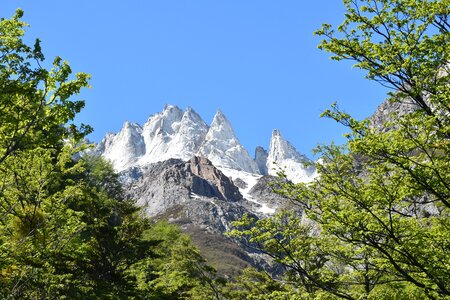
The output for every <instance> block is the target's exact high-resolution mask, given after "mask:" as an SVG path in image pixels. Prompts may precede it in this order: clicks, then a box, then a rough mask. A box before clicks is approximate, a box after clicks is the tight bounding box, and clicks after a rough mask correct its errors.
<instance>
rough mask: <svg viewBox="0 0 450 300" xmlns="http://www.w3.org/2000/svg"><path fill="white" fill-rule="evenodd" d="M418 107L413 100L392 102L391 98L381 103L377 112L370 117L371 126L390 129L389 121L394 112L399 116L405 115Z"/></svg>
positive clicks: (384, 129)
mask: <svg viewBox="0 0 450 300" xmlns="http://www.w3.org/2000/svg"><path fill="white" fill-rule="evenodd" d="M417 109H418V107H417V105H416V104H414V103H412V102H401V103H400V102H391V101H389V100H386V101H384V102H383V103H381V104H380V105H379V106H378V108H377V110H376V111H375V113H374V114H373V115H372V116H371V117H370V118H369V121H370V126H372V127H373V128H377V129H378V130H381V131H386V130H389V126H387V125H386V123H387V122H389V121H391V118H392V117H393V113H395V114H396V116H397V117H401V116H404V115H406V114H409V113H412V112H413V111H415V110H417Z"/></svg>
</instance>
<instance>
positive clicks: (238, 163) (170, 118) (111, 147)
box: [97, 105, 315, 182]
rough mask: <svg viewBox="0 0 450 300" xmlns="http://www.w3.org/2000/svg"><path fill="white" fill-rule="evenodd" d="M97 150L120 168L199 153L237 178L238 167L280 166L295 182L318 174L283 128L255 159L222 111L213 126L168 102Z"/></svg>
mask: <svg viewBox="0 0 450 300" xmlns="http://www.w3.org/2000/svg"><path fill="white" fill-rule="evenodd" d="M97 153H99V154H100V155H102V156H103V157H105V158H106V159H108V160H110V161H111V162H112V163H113V166H114V168H115V169H116V170H117V171H124V170H126V169H129V168H130V167H136V166H137V167H142V166H146V165H148V164H150V163H155V162H160V161H165V160H168V159H171V158H176V159H181V160H184V161H187V160H189V159H191V158H192V157H193V156H200V157H205V158H207V159H209V160H210V161H211V162H212V163H213V164H214V166H216V167H217V168H219V169H221V170H223V171H224V172H225V174H233V175H234V176H233V177H239V176H238V175H239V172H242V176H241V177H248V174H253V175H255V176H256V175H258V176H261V175H276V172H277V171H278V170H279V169H280V168H281V169H283V170H284V171H285V172H286V174H287V176H288V178H289V179H291V180H292V181H294V182H299V181H305V182H307V181H310V180H312V178H314V176H315V170H314V168H313V167H306V166H304V163H305V162H308V161H309V160H308V159H307V158H306V156H304V155H302V154H300V153H298V152H297V151H296V149H295V148H294V147H293V146H292V145H291V144H290V143H289V142H288V141H286V140H284V139H283V138H282V136H281V134H280V132H279V131H278V130H275V131H274V132H273V134H272V138H271V141H270V148H269V151H268V152H267V151H266V150H264V148H262V147H257V149H256V151H255V158H254V159H252V158H251V157H250V155H249V153H248V152H247V150H246V149H245V148H244V147H243V146H242V144H241V143H240V142H239V139H238V138H237V137H236V135H235V133H234V130H233V128H232V125H231V123H230V122H229V121H228V119H227V118H226V117H225V115H224V114H223V113H222V112H221V111H220V110H219V111H217V113H216V115H215V116H214V118H213V121H212V123H211V125H210V126H208V125H207V124H206V123H205V122H204V121H203V120H202V118H201V117H200V116H199V115H198V114H197V113H196V112H195V111H194V110H193V109H192V108H187V109H186V110H185V111H183V110H181V109H180V108H179V107H177V106H174V105H166V106H165V107H164V110H163V111H162V112H160V113H157V114H155V115H152V116H150V117H149V119H148V120H147V122H146V123H145V124H144V125H143V126H142V127H141V126H140V125H138V124H135V123H130V122H126V123H125V124H124V127H123V128H122V129H121V130H120V132H119V133H117V134H107V135H106V136H105V138H104V139H103V140H102V142H101V143H99V145H98V146H97ZM244 173H245V174H244ZM234 179H235V178H234Z"/></svg>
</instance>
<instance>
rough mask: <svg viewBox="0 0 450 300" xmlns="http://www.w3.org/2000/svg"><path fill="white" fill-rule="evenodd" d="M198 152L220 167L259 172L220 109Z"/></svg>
mask: <svg viewBox="0 0 450 300" xmlns="http://www.w3.org/2000/svg"><path fill="white" fill-rule="evenodd" d="M198 154H199V155H200V156H204V157H207V158H208V159H209V160H211V161H212V163H213V164H214V165H215V166H218V167H225V168H230V169H234V170H238V171H245V172H248V173H259V171H258V167H257V166H256V163H255V162H254V161H253V160H252V159H251V158H250V155H249V154H248V152H247V150H245V148H244V147H243V146H242V145H241V143H240V142H239V140H238V138H237V137H236V135H235V133H234V130H233V128H232V126H231V124H230V122H229V121H228V119H227V118H226V117H225V115H224V114H223V113H222V112H221V111H220V110H218V111H217V113H216V115H215V116H214V118H213V121H212V123H211V125H210V127H209V130H208V133H207V134H206V136H205V141H204V142H203V144H202V146H201V147H200V150H199V153H198Z"/></svg>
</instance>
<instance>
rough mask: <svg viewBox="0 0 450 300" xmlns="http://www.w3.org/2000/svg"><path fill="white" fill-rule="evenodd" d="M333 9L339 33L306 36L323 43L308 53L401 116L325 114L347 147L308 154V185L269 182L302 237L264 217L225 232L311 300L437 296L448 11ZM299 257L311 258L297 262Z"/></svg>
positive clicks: (444, 204)
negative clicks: (359, 76)
mask: <svg viewBox="0 0 450 300" xmlns="http://www.w3.org/2000/svg"><path fill="white" fill-rule="evenodd" d="M344 5H345V6H346V14H345V20H344V22H343V23H342V24H341V25H340V26H338V27H337V28H333V27H332V26H331V25H328V24H325V25H323V27H322V29H321V30H319V31H317V32H316V34H318V35H319V36H322V37H324V40H323V41H322V42H321V43H320V45H319V47H320V48H321V49H324V50H326V51H329V52H332V53H333V54H334V55H333V57H332V58H333V59H336V60H352V61H354V62H355V67H357V68H361V69H363V70H365V71H366V72H367V78H369V79H370V80H374V81H377V82H379V83H380V84H382V85H383V86H386V87H387V88H390V89H391V90H392V91H391V92H390V93H389V99H388V101H389V102H390V103H391V104H392V105H393V106H392V107H401V106H402V105H403V106H404V105H409V107H412V109H411V110H408V111H394V112H393V113H392V114H391V115H390V116H389V117H388V118H387V120H386V122H385V124H384V125H383V128H377V127H375V126H373V124H372V123H371V122H370V121H369V120H363V121H357V120H355V119H354V118H352V117H351V116H350V115H348V114H346V113H345V112H343V111H341V110H339V109H338V107H337V106H336V105H335V106H333V107H332V108H331V109H330V110H327V111H325V112H324V114H323V116H325V117H330V118H332V119H334V120H336V121H337V122H339V123H341V124H343V125H345V126H347V127H348V128H349V130H350V132H349V133H348V134H347V135H346V137H347V143H346V144H345V145H343V146H336V145H327V146H319V147H318V148H317V152H318V154H319V155H320V156H321V158H322V159H321V161H322V162H321V163H318V164H316V167H317V169H318V172H319V174H320V176H319V177H318V178H317V179H316V180H315V181H314V182H313V183H311V184H297V185H293V184H290V183H281V184H283V187H282V190H281V191H280V192H281V193H282V194H284V195H286V196H288V197H291V198H293V199H295V200H296V201H297V202H298V203H299V204H300V205H301V207H302V209H303V212H304V215H305V216H307V217H308V218H307V219H309V220H312V221H313V224H314V227H313V229H311V230H309V233H308V232H307V231H306V232H298V228H301V226H304V223H302V222H301V223H300V224H301V225H296V226H294V227H293V226H291V225H290V224H291V223H290V222H288V223H280V221H279V220H277V219H276V218H280V217H275V218H274V219H273V220H274V223H273V224H272V223H270V222H259V223H256V224H255V225H254V227H253V228H252V229H250V230H249V229H245V226H244V227H241V228H242V230H241V231H240V232H235V233H234V235H235V236H238V237H240V238H242V239H244V240H248V239H249V238H251V239H253V241H258V242H259V243H260V247H261V248H262V250H263V251H266V252H268V253H270V254H272V255H273V256H274V257H276V258H277V261H279V262H281V263H283V264H285V265H286V266H287V267H288V269H289V270H291V271H293V272H294V273H295V274H296V276H297V278H298V280H296V282H297V283H298V285H299V286H301V287H302V288H306V289H308V287H313V288H314V289H317V290H307V291H308V293H310V295H311V296H312V297H316V298H321V297H323V296H322V295H318V294H317V291H318V290H320V291H324V292H326V294H328V295H333V296H334V297H340V298H346V299H359V298H369V299H372V298H380V297H382V298H390V299H405V298H407V299H411V298H415V299H423V298H430V299H437V298H448V297H450V285H449V281H448V278H450V268H449V266H450V255H449V254H448V253H449V249H450V216H449V212H450V203H449V199H450V197H449V196H450V188H449V187H450V168H449V165H448V163H449V161H450V157H449V153H450V152H449V150H450V149H449V145H450V144H449V138H450V135H449V133H450V121H449V118H448V114H449V112H450V111H449V110H450V92H449V91H450V89H449V87H450V75H449V74H450V73H449V69H448V68H449V56H448V55H449V53H450V32H449V29H450V24H449V14H450V2H449V1H447V0H440V1H437V0H435V1H431V0H430V1H428V0H421V1H418V0H412V1H411V0H344ZM394 104H397V106H394ZM242 225H246V226H247V225H249V224H242ZM276 226H279V227H280V228H278V229H276ZM299 226H300V227H299ZM275 229H276V230H277V231H278V233H279V235H274V234H273V231H274V230H275ZM318 232H319V233H320V234H317V233H318ZM305 234H306V236H307V237H308V238H307V237H305ZM297 239H300V241H297ZM287 241H289V243H290V244H292V243H293V241H294V247H290V246H289V245H290V244H286V243H287ZM308 241H309V242H308ZM276 243H277V244H279V246H277V247H275V248H273V245H275V244H276ZM295 243H299V244H298V246H297V245H295ZM304 243H307V244H306V245H305V244H304ZM300 248H301V250H300ZM307 249H308V251H311V250H310V249H312V251H318V252H317V253H316V254H314V252H311V253H312V255H313V256H310V255H305V254H307V252H305V251H306V250H307ZM286 257H287V258H288V260H286ZM319 258H322V259H323V260H324V262H322V263H321V264H320V265H316V266H317V268H316V269H314V268H313V269H308V268H307V266H308V265H313V266H314V261H315V260H317V259H319ZM298 266H301V268H300V267H298ZM287 276H290V278H293V277H292V275H289V274H287ZM305 278H306V279H307V281H306V282H305ZM294 279H295V278H294Z"/></svg>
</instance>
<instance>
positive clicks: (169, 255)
mask: <svg viewBox="0 0 450 300" xmlns="http://www.w3.org/2000/svg"><path fill="white" fill-rule="evenodd" d="M344 5H345V7H346V15H345V20H344V22H343V24H341V25H340V26H338V27H336V28H334V27H333V26H331V25H327V24H325V25H323V27H322V29H320V30H318V31H317V32H316V34H317V35H318V36H321V37H323V41H322V42H321V43H320V45H319V48H321V49H324V50H326V51H329V52H331V53H333V55H334V56H333V57H332V58H333V59H335V60H352V61H354V62H355V67H357V68H360V69H362V70H365V71H366V75H367V78H368V79H369V80H374V81H376V82H379V83H380V84H382V85H383V86H386V87H387V88H389V89H391V92H390V93H389V101H390V102H391V104H392V105H391V107H395V108H397V110H395V109H394V110H393V111H392V112H391V114H390V115H388V116H385V122H384V123H383V124H382V125H381V126H374V124H373V123H371V122H370V121H369V120H363V121H358V120H356V119H354V118H352V117H351V116H350V115H349V114H347V113H345V112H343V111H342V110H340V109H339V108H338V107H337V105H334V106H333V107H332V108H331V109H330V110H327V111H325V112H324V114H323V115H324V116H325V117H329V118H332V119H334V120H336V121H337V122H338V123H340V124H342V125H344V126H346V127H347V128H348V130H349V133H348V134H347V135H346V137H347V142H346V143H345V144H344V145H341V146H337V145H323V146H319V147H318V148H317V152H318V154H319V155H320V157H321V160H320V163H316V168H317V169H318V172H319V174H320V176H319V177H318V178H317V179H316V180H315V181H314V182H313V183H310V184H295V185H294V184H291V183H289V182H288V181H286V180H283V181H281V182H280V183H279V184H280V185H281V189H280V190H279V193H281V194H282V195H284V196H286V197H288V198H290V199H292V200H293V201H295V202H296V203H297V204H298V205H299V206H300V208H301V211H302V215H299V214H298V213H295V212H292V211H287V212H282V213H279V214H277V215H275V216H273V217H271V218H266V219H261V220H253V219H251V218H244V219H242V220H240V221H239V222H236V224H235V230H233V231H232V232H230V233H229V235H230V236H231V237H233V238H235V239H237V240H241V241H242V242H243V243H246V244H249V245H250V246H251V247H253V248H258V249H259V250H260V251H262V252H264V253H266V254H267V255H269V256H270V257H272V258H273V260H274V262H275V263H278V264H281V265H282V266H284V268H285V270H286V271H285V272H284V273H283V274H281V275H280V276H277V277H274V276H272V275H271V274H268V273H266V272H262V271H257V270H254V269H246V270H243V274H242V275H241V276H240V277H238V278H233V279H228V280H225V279H223V278H218V276H217V274H216V272H215V270H214V269H213V268H212V267H211V266H208V264H207V262H206V261H205V260H204V259H203V258H202V257H201V255H200V253H199V251H198V249H197V248H196V247H195V246H194V245H193V244H192V242H191V241H190V239H189V238H188V237H187V236H186V235H184V234H182V233H181V232H180V231H179V229H178V228H177V227H175V226H174V225H170V224H168V223H164V222H162V223H157V224H152V223H151V221H150V220H148V219H146V218H145V217H143V216H142V215H141V214H140V212H139V208H137V207H136V205H135V204H134V203H133V201H131V200H129V199H126V198H125V197H124V193H123V191H122V188H121V185H120V182H119V180H118V177H117V175H116V174H115V173H114V172H113V170H112V168H111V166H110V165H109V164H108V163H106V162H104V161H103V160H101V159H100V158H97V157H90V156H88V155H82V156H80V153H81V152H83V151H85V150H86V147H87V146H86V145H85V144H83V142H82V140H83V138H84V137H85V136H86V134H88V133H89V132H90V131H91V128H90V127H89V126H87V125H80V126H75V125H73V124H71V122H72V121H73V119H74V117H75V115H76V114H77V113H78V112H79V111H80V110H81V109H82V108H83V105H84V102H83V101H81V100H73V99H72V98H73V97H74V96H76V94H78V93H79V91H80V90H81V89H82V88H84V87H87V86H88V85H89V83H88V81H89V76H88V75H87V74H84V73H77V74H75V75H72V72H71V69H70V67H69V65H68V64H67V63H66V62H65V61H63V60H62V59H60V58H56V59H55V60H54V62H53V67H52V68H51V69H50V70H47V69H45V68H43V67H42V65H44V64H45V63H44V55H43V54H42V51H41V48H40V44H39V40H37V41H36V43H35V44H34V46H32V47H30V46H28V45H25V44H24V42H23V40H22V38H23V35H24V28H25V27H26V24H25V23H24V22H22V21H21V17H22V12H21V11H17V12H16V14H15V15H14V16H13V17H12V18H11V19H2V20H1V21H0V60H1V63H0V68H1V75H0V76H1V77H0V89H1V90H0V294H1V295H2V296H3V298H6V299H8V298H9V299H339V298H343V299H446V298H450V281H449V278H450V254H449V253H450V216H449V212H450V157H449V153H450V120H449V117H448V116H449V115H450V75H449V74H450V73H449V66H450V61H449V53H450V33H449V30H450V20H449V15H450V0H439V1H438V0H420V1H419V0H412V1H411V0H344ZM361 97H362V101H364V97H365V95H362V96H361ZM401 107H407V108H408V109H405V110H403V109H401ZM75 158H76V159H75ZM281 176H283V175H282V174H281Z"/></svg>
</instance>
